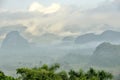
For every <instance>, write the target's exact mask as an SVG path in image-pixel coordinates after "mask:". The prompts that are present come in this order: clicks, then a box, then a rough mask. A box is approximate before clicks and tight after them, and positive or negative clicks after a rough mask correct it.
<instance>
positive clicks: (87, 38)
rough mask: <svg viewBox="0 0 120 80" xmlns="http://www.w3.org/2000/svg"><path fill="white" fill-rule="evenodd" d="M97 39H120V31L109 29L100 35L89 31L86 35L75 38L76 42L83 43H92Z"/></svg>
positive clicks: (103, 40) (105, 40)
mask: <svg viewBox="0 0 120 80" xmlns="http://www.w3.org/2000/svg"><path fill="white" fill-rule="evenodd" d="M95 41H102V42H107V41H110V42H112V41H120V32H117V31H112V30H107V31H104V32H103V33H102V34H99V35H96V34H94V33H88V34H85V35H81V36H78V37H77V38H76V40H75V43H77V44H83V43H90V42H95Z"/></svg>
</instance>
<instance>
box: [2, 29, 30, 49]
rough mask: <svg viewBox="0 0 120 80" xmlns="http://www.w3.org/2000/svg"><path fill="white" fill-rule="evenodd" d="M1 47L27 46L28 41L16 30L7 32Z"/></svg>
mask: <svg viewBox="0 0 120 80" xmlns="http://www.w3.org/2000/svg"><path fill="white" fill-rule="evenodd" d="M1 47H2V48H3V49H16V48H17V49H23V48H27V47H29V43H28V41H27V40H26V39H24V38H23V37H22V36H21V35H20V33H19V32H18V31H11V32H9V33H8V34H7V35H6V37H5V39H4V40H3V43H2V46H1Z"/></svg>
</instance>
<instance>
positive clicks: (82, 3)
mask: <svg viewBox="0 0 120 80" xmlns="http://www.w3.org/2000/svg"><path fill="white" fill-rule="evenodd" d="M119 21H120V0H0V39H3V38H4V37H5V34H6V33H7V32H9V31H11V30H17V31H20V32H21V33H22V34H23V35H25V37H27V38H28V39H33V41H35V40H36V39H38V38H40V37H41V36H42V35H46V34H52V35H54V36H55V35H56V36H60V37H65V36H77V35H82V34H85V33H91V32H92V33H96V34H99V33H101V32H103V31H105V30H117V31H119V30H120V22H119Z"/></svg>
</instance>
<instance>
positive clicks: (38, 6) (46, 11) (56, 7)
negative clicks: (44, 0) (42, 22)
mask: <svg viewBox="0 0 120 80" xmlns="http://www.w3.org/2000/svg"><path fill="white" fill-rule="evenodd" d="M60 8H61V6H60V5H59V4H57V3H53V4H52V5H51V6H48V7H46V6H43V5H42V4H40V3H38V2H34V3H32V4H31V6H30V7H29V11H31V12H34V11H37V12H41V13H43V14H51V13H55V12H57V11H58V10H59V9H60Z"/></svg>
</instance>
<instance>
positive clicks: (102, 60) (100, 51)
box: [91, 42, 120, 66]
mask: <svg viewBox="0 0 120 80" xmlns="http://www.w3.org/2000/svg"><path fill="white" fill-rule="evenodd" d="M119 60H120V45H113V44H110V43H107V42H104V43H102V44H100V45H99V46H98V47H97V48H96V49H95V51H94V53H93V55H92V58H91V63H92V64H95V65H99V66H116V65H120V62H119Z"/></svg>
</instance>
